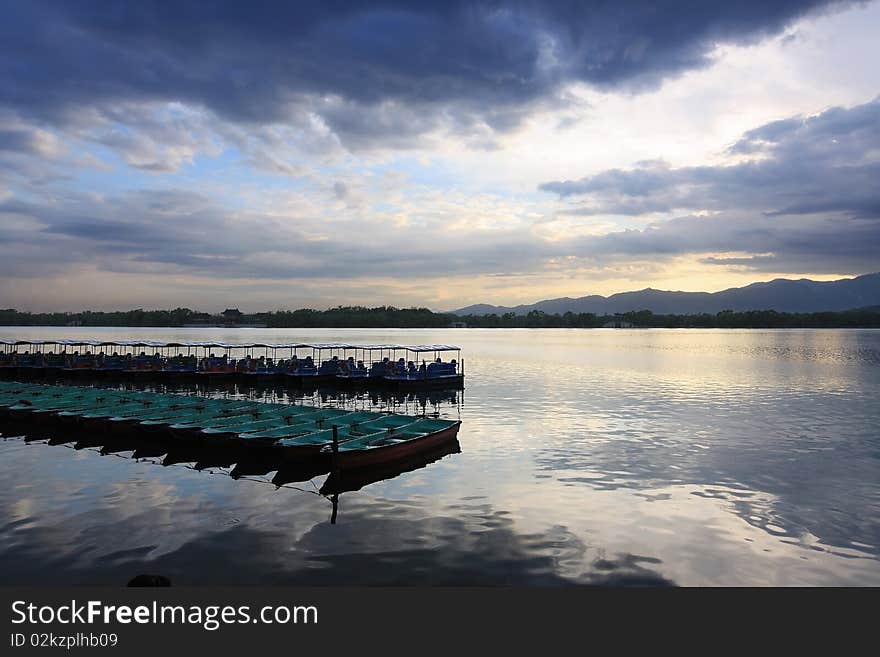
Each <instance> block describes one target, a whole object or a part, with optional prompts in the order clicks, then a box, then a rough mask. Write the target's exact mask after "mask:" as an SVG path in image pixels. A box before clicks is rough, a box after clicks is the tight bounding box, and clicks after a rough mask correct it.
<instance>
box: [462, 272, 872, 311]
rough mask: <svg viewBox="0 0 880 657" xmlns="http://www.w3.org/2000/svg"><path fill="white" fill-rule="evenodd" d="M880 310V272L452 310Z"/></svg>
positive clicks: (653, 290) (591, 296)
mask: <svg viewBox="0 0 880 657" xmlns="http://www.w3.org/2000/svg"><path fill="white" fill-rule="evenodd" d="M878 305H880V272H878V273H874V274H865V275H864V276H858V277H856V278H844V279H840V280H836V281H812V280H809V279H807V278H801V279H799V280H790V279H787V278H777V279H775V280H772V281H767V282H763V283H752V284H751V285H746V286H745V287H732V288H729V289H727V290H722V291H720V292H673V291H667V290H655V289H653V288H646V289H644V290H638V291H635V292H620V293H618V294H612V295H611V296H608V297H603V296H600V295H597V294H594V295H590V296H586V297H578V298H575V299H573V298H571V297H562V298H559V299H546V300H544V301H538V302H537V303H533V304H524V305H519V306H513V307H508V306H492V305H488V304H475V305H472V306H467V307H465V308H460V309H458V310H453V311H451V312H452V313H454V314H456V315H488V314H491V313H496V314H499V315H500V314H503V313H508V312H513V313H516V314H517V315H525V314H526V313H528V312H530V311H532V310H539V311H543V312H545V313H547V314H551V315H552V314H564V313H566V312H569V311H570V312H573V313H594V314H596V315H613V314H615V313H625V312H629V311H638V310H650V311H651V312H654V313H658V314H677V315H684V314H695V313H717V312H720V311H722V310H734V311H743V310H778V311H780V312H792V313H808V312H821V311H841V310H852V309H854V308H865V307H868V306H878Z"/></svg>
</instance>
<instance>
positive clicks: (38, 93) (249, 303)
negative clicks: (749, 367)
mask: <svg viewBox="0 0 880 657" xmlns="http://www.w3.org/2000/svg"><path fill="white" fill-rule="evenodd" d="M0 11H2V17H3V20H0V227H2V231H0V232H2V235H3V239H2V240H0V305H4V306H5V305H20V306H22V307H27V306H30V307H34V306H35V305H41V304H42V305H43V307H47V306H56V307H57V306H58V305H59V304H62V305H64V306H65V307H70V308H74V307H77V306H79V305H82V304H83V303H87V304H91V303H92V301H93V299H94V298H95V297H99V298H100V301H99V303H101V304H103V305H104V306H105V307H108V306H115V305H119V304H120V303H121V304H123V305H125V304H129V303H131V304H141V303H148V301H147V300H150V301H149V302H150V303H154V304H156V305H168V304H170V303H181V304H187V305H192V306H197V305H203V304H206V303H212V304H215V305H221V306H222V304H224V303H229V301H228V299H227V295H229V294H232V292H231V291H232V290H238V291H239V292H241V293H242V294H243V297H242V299H241V301H240V302H239V301H238V300H236V302H235V303H239V305H241V306H242V307H245V308H248V309H252V310H256V309H258V308H266V307H270V305H274V304H276V303H278V304H284V305H291V306H297V305H305V304H309V305H317V306H327V305H333V304H335V303H339V302H355V301H357V302H363V303H398V304H400V303H415V304H428V305H433V306H434V307H439V308H452V307H460V306H462V305H465V304H466V303H469V302H477V301H481V302H482V301H494V302H506V303H509V302H520V301H534V300H535V299H536V298H542V297H546V296H558V295H559V294H569V295H572V296H581V295H583V294H585V293H588V292H599V293H606V294H607V293H612V292H616V291H620V290H621V289H628V288H632V287H636V286H637V287H645V286H647V285H651V286H655V287H659V286H675V287H681V286H682V285H686V286H689V288H690V289H694V288H706V289H719V288H721V287H727V286H730V285H732V284H741V283H745V282H750V280H751V279H753V278H755V275H754V272H755V271H756V270H760V271H766V272H768V273H772V274H775V275H779V274H788V273H792V274H799V275H816V276H826V275H827V276H829V277H830V276H832V275H841V274H844V275H846V274H860V273H865V272H867V271H872V270H874V271H876V270H878V269H880V262H878V259H877V255H876V254H877V253H878V252H880V249H878V246H880V240H878V226H880V221H878V213H880V197H878V193H877V191H876V188H877V184H876V181H877V180H878V179H880V175H878V174H880V135H878V123H880V121H878V112H880V100H876V101H872V102H868V103H865V101H866V100H868V99H870V98H871V97H873V96H875V95H876V94H877V92H878V89H880V77H877V76H878V74H877V72H876V71H877V69H876V67H874V66H872V65H871V64H872V62H873V60H875V59H876V57H877V56H880V50H878V48H880V47H878V46H876V39H874V32H873V31H872V26H876V25H877V24H878V22H880V6H878V5H876V4H875V5H870V6H868V5H865V4H864V3H858V2H848V1H843V0H839V1H834V0H828V1H820V0H815V1H803V2H793V1H781V2H772V3H768V2H752V1H749V2H738V3H720V4H717V3H716V4H714V5H705V6H704V5H700V4H699V3H692V2H684V1H683V0H668V1H666V2H659V3H658V2H641V1H640V2H629V3H625V4H623V5H621V4H620V3H612V2H604V1H603V2H599V1H597V2H561V1H560V2H536V1H534V2H532V1H526V0H519V1H517V0H512V1H510V2H496V1H491V0H490V1H480V2H474V1H472V2H458V1H455V0H452V1H449V2H436V3H435V2H427V3H405V2H397V1H395V0H387V1H382V2H371V3H364V2H357V3H356V2H347V1H343V2H331V3H326V2H297V3H286V4H285V3H277V2H271V3H270V2H263V1H260V0H257V1H255V2H250V3H245V4H242V3H228V2H216V3H210V2H209V3H206V2H194V1H193V2H191V1H189V0H181V1H179V2H174V3H169V2H153V1H151V0H145V1H144V2H138V3H125V4H120V3H114V2H105V1H99V0H84V1H83V2H75V3H73V2H58V1H54V0H34V1H33V2H26V3H23V2H4V0H0ZM793 31H796V33H797V34H796V38H793V37H792V33H793ZM862 51H864V52H862ZM842 64H846V65H848V66H850V68H849V69H848V70H847V74H846V75H842V74H841V70H842ZM859 103H864V104H859ZM831 105H835V106H839V107H834V108H833V109H826V111H821V112H819V110H822V108H823V107H824V108H827V107H829V106H831ZM817 112H819V113H817ZM771 119H781V120H773V121H772V122H771ZM572 174H574V175H576V176H577V177H578V179H574V180H564V178H565V177H566V176H568V175H572ZM548 180H554V181H555V182H545V183H544V184H541V182H542V181H548ZM682 281H684V283H682ZM40 284H44V285H43V288H42V289H43V291H41V292H40V294H38V295H35V294H32V292H31V290H33V289H37V288H38V287H39V285H40ZM512 295H515V296H512ZM46 299H49V301H45V300H46ZM206 299H210V301H205V300H206Z"/></svg>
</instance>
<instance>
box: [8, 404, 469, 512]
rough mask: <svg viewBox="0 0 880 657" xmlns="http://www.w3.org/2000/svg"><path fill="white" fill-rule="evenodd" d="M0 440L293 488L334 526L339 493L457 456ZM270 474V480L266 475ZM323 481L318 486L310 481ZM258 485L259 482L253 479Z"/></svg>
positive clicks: (101, 438)
mask: <svg viewBox="0 0 880 657" xmlns="http://www.w3.org/2000/svg"><path fill="white" fill-rule="evenodd" d="M0 435H2V436H3V437H5V438H6V439H19V440H24V441H27V442H35V441H41V442H44V443H45V444H46V445H47V446H56V447H67V448H69V449H74V450H82V449H93V450H99V452H100V454H102V455H106V456H111V455H112V456H116V457H120V458H130V459H133V460H137V461H150V460H152V461H154V462H155V463H156V464H157V465H159V466H164V467H168V466H173V465H185V466H187V467H189V468H191V469H193V470H196V471H210V472H212V473H215V474H216V473H221V474H227V475H228V476H229V477H230V479H232V480H240V479H248V480H253V479H252V478H259V477H262V478H263V479H262V481H266V482H267V483H271V484H272V485H274V486H275V488H276V489H279V488H284V487H294V488H297V489H298V490H300V491H303V492H309V493H315V494H317V495H321V496H323V497H325V498H326V499H327V500H328V501H329V502H330V503H331V506H332V510H331V515H330V522H331V523H332V524H336V521H337V517H338V514H339V500H340V496H341V495H342V494H343V493H350V492H355V491H359V490H362V489H363V488H365V487H367V486H369V485H370V484H374V483H378V482H381V481H386V480H388V479H393V478H394V477H397V476H399V475H402V474H405V473H407V472H412V471H413V470H418V469H421V468H424V467H427V466H428V465H430V464H432V463H434V462H436V461H439V460H440V459H442V458H443V457H445V456H448V455H451V454H458V453H460V452H461V445H460V444H459V442H458V438H455V439H453V440H448V441H445V442H444V443H442V444H441V445H438V446H437V448H435V449H431V450H429V451H423V452H421V453H419V454H418V455H414V456H412V457H409V458H404V459H399V460H396V461H394V462H392V463H388V464H384V465H382V466H375V467H363V468H346V469H340V468H334V466H333V465H332V464H328V462H326V461H320V462H314V461H312V462H309V461H306V462H291V461H287V460H283V459H280V458H274V459H273V458H272V457H271V454H269V453H259V454H254V453H253V452H252V450H247V449H241V448H236V447H234V446H227V445H217V446H212V447H209V446H188V445H180V446H174V445H169V443H168V442H167V441H161V440H155V439H151V438H150V437H149V435H143V434H138V435H131V436H129V435H114V434H110V433H107V432H90V433H86V432H83V431H79V430H77V429H76V428H74V427H63V428H59V427H51V426H50V427H49V428H43V429H41V428H40V427H38V426H35V425H34V424H33V423H27V424H26V423H23V422H14V421H11V420H8V419H4V420H2V421H0ZM272 473H274V476H272V478H271V479H268V476H269V475H271V474H272ZM322 476H326V478H325V480H324V482H323V484H321V485H320V487H319V486H317V484H315V482H314V481H313V480H314V479H315V478H317V477H322ZM258 480H259V479H258ZM306 483H310V484H311V486H312V490H309V489H306V488H299V487H297V486H296V484H306Z"/></svg>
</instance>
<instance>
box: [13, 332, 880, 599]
mask: <svg viewBox="0 0 880 657" xmlns="http://www.w3.org/2000/svg"><path fill="white" fill-rule="evenodd" d="M0 337H27V338H38V337H40V338H52V337H96V338H107V339H114V338H119V339H127V338H139V337H143V338H148V339H157V340H170V339H185V340H213V339H217V340H228V341H242V342H243V341H251V340H253V341H259V340H265V341H272V342H284V341H306V342H307V341H310V340H311V341H316V342H335V341H350V342H360V343H382V342H396V343H453V344H459V345H461V346H462V348H463V356H464V358H465V361H466V375H467V376H466V382H465V384H466V389H465V391H464V392H463V393H462V392H459V393H458V394H457V395H450V396H449V397H448V398H446V399H439V400H436V399H435V400H428V401H427V406H428V410H431V409H432V408H436V410H438V411H439V412H440V413H441V415H443V416H445V417H453V418H456V417H460V418H461V420H462V426H461V430H460V433H459V443H460V446H461V452H460V453H455V454H449V455H447V456H445V457H443V458H441V459H440V460H438V461H436V462H434V463H431V464H429V465H427V466H426V467H424V468H420V469H417V470H413V471H411V472H407V473H403V474H400V475H398V476H396V477H393V478H391V479H387V480H384V481H378V482H375V483H371V484H369V485H366V486H365V487H363V488H362V489H360V490H357V491H352V492H346V493H343V494H342V495H340V496H339V499H338V508H337V512H336V518H335V523H331V514H332V505H331V502H330V501H329V500H328V499H327V498H325V497H323V496H321V495H317V494H315V492H316V490H317V489H318V488H319V487H320V486H321V484H322V482H323V478H324V477H323V476H319V477H316V478H315V479H313V480H311V481H304V482H301V483H296V484H289V485H286V486H283V487H281V488H276V487H275V486H274V485H273V484H272V483H271V479H272V477H273V474H272V473H267V474H260V475H254V476H249V477H243V478H239V479H233V478H232V477H230V476H228V473H229V470H228V468H207V469H204V470H201V471H198V470H195V469H194V468H193V467H192V465H187V464H179V465H173V466H166V467H163V466H162V465H161V464H160V462H161V457H156V458H148V459H142V460H136V459H134V458H132V457H131V454H130V453H121V454H115V455H110V454H108V455H102V454H101V453H100V449H99V448H98V447H95V448H86V449H79V450H75V449H72V448H71V446H70V445H66V446H64V445H50V444H48V443H47V442H45V441H35V442H25V441H24V440H23V439H21V438H19V437H8V438H6V439H4V440H0V477H2V481H3V495H2V496H0V581H2V582H3V583H4V584H70V583H72V584H124V583H125V582H126V581H128V579H130V578H131V577H133V576H134V575H137V574H139V573H150V574H162V575H165V576H167V577H169V578H170V579H171V580H172V582H173V583H174V584H175V585H185V584H276V583H277V584H318V585H325V584H328V585H329V584H380V585H381V584H404V585H409V584H419V585H421V584H514V585H517V584H525V585H561V584H597V583H598V584H677V585H875V586H876V585H880V429H878V427H880V395H878V393H880V331H870V330H803V331H801V330H791V331H770V330H767V331H765V330H751V331H749V330H743V331H728V330H636V331H630V330H613V329H609V330H476V329H464V330H463V329H458V330H456V329H451V330H290V329H284V330H280V329H279V330H268V329H267V330H261V329H253V330H237V331H234V330H223V329H215V330H196V329H189V330H187V329H81V328H77V329H64V328H51V329H35V328H28V329H24V328H19V329H15V328H5V329H0ZM227 392H228V391H227ZM233 392H235V391H233ZM269 392H270V393H271V394H272V395H275V396H281V397H284V395H285V392H284V391H283V390H281V391H279V390H270V391H269ZM323 401H325V402H326V403H349V404H360V405H365V404H366V405H369V404H370V403H371V400H369V399H367V400H364V399H354V400H334V399H333V398H332V396H331V397H330V398H325V399H324V400H323ZM379 402H380V403H381V400H379ZM432 402H433V404H434V405H432ZM410 404H411V403H410V402H406V401H405V402H404V403H403V404H401V405H400V406H399V408H400V409H401V410H412V408H411V407H410ZM417 404H418V402H417V401H416V402H412V405H417Z"/></svg>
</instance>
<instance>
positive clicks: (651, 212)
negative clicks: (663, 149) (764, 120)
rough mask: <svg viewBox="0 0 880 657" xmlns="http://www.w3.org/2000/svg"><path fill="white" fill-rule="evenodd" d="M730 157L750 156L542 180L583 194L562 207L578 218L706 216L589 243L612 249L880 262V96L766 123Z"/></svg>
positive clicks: (790, 261)
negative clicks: (713, 163)
mask: <svg viewBox="0 0 880 657" xmlns="http://www.w3.org/2000/svg"><path fill="white" fill-rule="evenodd" d="M728 155H730V156H747V157H749V158H750V159H748V160H747V161H744V162H740V163H738V164H727V165H722V166H699V167H681V168H673V167H670V166H669V165H668V164H666V163H664V162H644V163H640V164H639V165H638V166H636V167H635V168H633V169H630V170H619V169H616V170H611V171H604V172H601V173H598V174H595V175H592V176H588V177H586V178H582V179H580V180H575V181H560V182H548V183H544V184H542V185H541V189H543V190H544V191H549V192H555V193H557V194H558V195H559V196H560V197H563V198H573V199H576V205H574V206H571V207H569V208H566V209H564V210H562V212H563V213H568V214H570V215H575V216H595V215H608V214H612V215H632V216H641V215H647V216H649V217H651V216H656V214H658V213H670V212H675V211H689V212H694V213H701V214H702V215H703V216H690V217H685V218H679V219H675V220H672V221H665V222H657V223H655V224H654V225H652V226H651V227H649V228H647V229H644V230H630V231H626V232H622V233H614V234H609V235H606V236H605V237H603V238H601V239H599V240H594V244H598V245H601V246H600V249H599V250H600V251H602V252H604V253H606V254H607V253H617V254H621V253H638V254H647V253H658V254H669V253H694V252H700V251H704V252H708V251H743V252H748V253H752V254H756V255H758V256H759V257H741V258H707V259H706V260H705V261H706V262H710V263H717V264H736V265H747V266H753V267H755V268H759V269H767V268H770V269H771V270H774V271H785V270H787V269H789V268H793V269H792V270H793V271H799V270H802V269H799V268H803V267H804V266H806V265H807V264H808V263H811V264H812V267H813V269H814V270H816V269H826V270H828V271H836V270H838V271H839V270H844V271H846V270H850V269H852V268H853V267H856V268H858V267H871V266H876V264H877V256H876V254H877V253H880V187H878V185H877V181H878V180H880V99H877V100H874V101H872V102H870V103H866V104H864V105H860V106H857V107H853V108H850V109H846V108H841V107H836V108H832V109H829V110H827V111H825V112H822V113H821V114H818V115H815V116H809V117H792V118H789V119H785V120H781V121H775V122H773V123H768V124H767V125H763V126H760V127H758V128H755V129H753V130H750V131H748V132H746V133H745V134H744V135H743V136H742V138H741V139H740V140H738V141H737V142H736V143H735V144H733V146H731V147H730V148H729V150H728ZM762 254H772V255H762Z"/></svg>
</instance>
